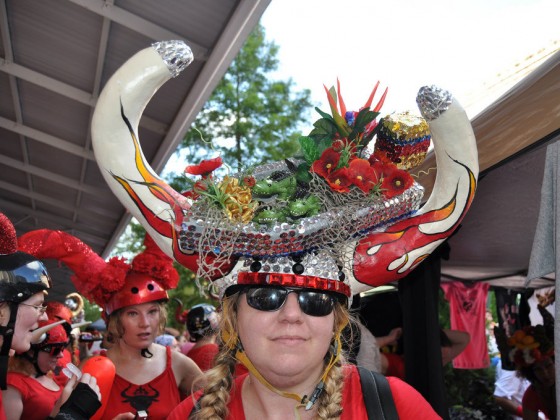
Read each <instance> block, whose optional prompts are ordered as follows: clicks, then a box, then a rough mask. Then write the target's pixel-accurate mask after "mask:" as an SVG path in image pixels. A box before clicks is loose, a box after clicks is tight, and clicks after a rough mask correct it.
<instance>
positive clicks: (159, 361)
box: [74, 235, 202, 420]
mask: <svg viewBox="0 0 560 420" xmlns="http://www.w3.org/2000/svg"><path fill="white" fill-rule="evenodd" d="M144 245H145V249H144V251H142V252H141V253H140V254H138V255H136V256H135V257H134V258H133V260H132V262H131V264H128V263H126V262H125V261H123V260H122V259H120V258H117V257H115V258H112V259H110V260H109V261H108V262H105V261H104V260H103V259H102V258H101V257H99V256H94V255H92V254H91V253H88V262H89V263H90V264H99V265H98V270H97V271H94V272H93V273H92V271H91V269H88V270H83V271H80V270H78V271H75V272H74V273H75V277H74V282H75V285H76V287H77V289H78V292H80V294H82V295H83V296H84V297H86V298H87V299H90V300H92V301H93V302H95V303H97V304H98V305H99V306H100V307H101V308H103V317H104V319H105V321H106V324H107V331H106V334H105V335H106V336H107V340H108V341H109V342H110V343H111V346H110V347H109V349H108V350H107V353H106V357H108V358H109V359H110V360H111V361H112V362H113V364H114V365H115V368H116V375H115V379H114V382H113V385H112V388H111V392H110V395H109V399H108V401H107V403H106V408H105V412H104V414H103V417H102V419H104V420H105V419H113V418H114V417H115V416H117V415H120V414H125V413H128V415H129V416H131V417H129V418H133V417H134V416H135V415H136V416H140V415H142V414H144V413H147V416H148V418H149V419H154V420H158V419H165V418H166V417H167V415H168V414H169V412H170V411H171V410H172V409H173V407H175V406H176V405H177V404H178V403H179V402H180V399H181V395H183V394H184V395H188V394H190V392H191V390H192V387H193V382H194V380H195V378H197V377H199V376H201V375H202V372H201V371H200V369H199V368H198V366H197V365H196V364H195V363H194V362H193V361H192V360H191V359H189V358H188V357H186V356H184V355H183V354H181V353H180V352H177V351H172V350H171V348H170V347H165V346H162V345H160V344H157V343H155V339H156V337H157V336H159V335H161V334H162V333H163V331H164V328H165V325H166V323H167V311H166V306H165V304H166V302H167V301H168V299H169V297H168V294H167V290H168V289H170V288H174V287H176V286H177V283H178V281H179V274H178V273H177V270H175V268H174V267H173V264H172V260H171V259H170V258H169V257H167V256H165V255H164V254H163V253H162V252H161V251H160V250H159V248H158V247H157V246H156V245H155V243H154V242H153V240H151V238H150V237H149V236H148V235H146V238H145V240H144Z"/></svg>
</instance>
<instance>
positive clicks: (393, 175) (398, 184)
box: [381, 169, 414, 198]
mask: <svg viewBox="0 0 560 420" xmlns="http://www.w3.org/2000/svg"><path fill="white" fill-rule="evenodd" d="M413 183H414V180H413V179H412V176H411V175H410V174H409V173H408V172H406V171H403V170H402V169H394V170H393V171H391V172H390V173H388V174H387V175H386V176H385V177H384V178H383V182H382V184H381V189H382V191H383V195H384V196H385V198H392V197H395V196H397V195H400V194H402V193H403V192H405V191H406V190H407V189H409V188H410V187H411V186H412V184H413Z"/></svg>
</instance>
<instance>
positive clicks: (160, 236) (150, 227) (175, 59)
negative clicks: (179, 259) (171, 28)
mask: <svg viewBox="0 0 560 420" xmlns="http://www.w3.org/2000/svg"><path fill="white" fill-rule="evenodd" d="M192 60H193V55H192V51H191V49H190V48H189V47H188V46H187V45H186V44H185V43H184V42H183V41H167V42H158V43H155V44H153V46H152V47H150V48H146V49H144V50H142V51H140V52H138V53H137V54H135V55H134V56H133V57H132V58H130V59H129V60H128V61H127V62H126V63H125V64H123V65H122V66H121V67H120V68H119V69H118V70H117V71H116V72H115V74H114V75H113V76H112V77H111V79H110V80H109V81H108V82H107V84H106V85H105V87H104V89H103V91H102V93H101V95H100V96H99V99H98V101H97V105H96V107H95V112H94V115H93V120H92V128H91V129H92V142H93V149H94V153H95V157H96V159H97V162H98V164H99V166H100V169H101V173H102V174H103V177H104V178H105V180H106V181H107V183H108V184H109V187H110V188H111V190H112V191H113V193H114V194H115V195H116V196H117V197H118V198H119V200H120V201H121V202H122V203H123V204H124V205H125V207H126V208H127V209H128V210H130V212H131V213H132V214H133V215H134V217H136V218H137V219H138V220H139V221H140V222H141V223H142V224H143V225H144V227H145V228H146V230H147V231H148V233H149V234H150V235H151V236H152V238H153V239H154V240H155V241H156V243H157V244H158V245H159V247H160V248H161V249H162V250H163V251H164V252H165V253H166V254H168V255H169V256H172V257H173V250H172V247H173V241H172V239H171V238H172V236H173V232H172V230H173V221H174V214H177V212H180V211H181V210H180V209H181V207H186V208H188V203H187V202H186V200H185V199H184V197H182V196H181V195H180V194H178V193H177V192H175V191H173V190H172V189H171V188H170V187H169V186H168V185H167V184H166V183H165V182H164V181H163V180H162V179H161V178H159V177H158V176H157V174H155V173H154V171H153V169H152V168H151V167H150V166H149V164H148V163H147V162H146V159H145V157H144V155H143V153H142V150H141V149H140V145H139V142H138V122H139V121H140V117H141V116H142V112H143V111H144V108H145V107H146V105H147V103H148V101H149V100H150V98H151V97H152V96H153V95H154V94H155V92H156V91H157V90H158V89H159V88H160V87H161V85H162V84H163V83H165V82H166V81H167V80H169V79H170V78H172V77H174V76H177V75H178V74H179V73H180V72H181V71H182V70H183V69H184V68H185V67H187V66H188V65H189V64H190V63H191V62H192ZM161 190H164V191H165V192H164V194H166V195H167V196H168V197H169V198H170V199H169V200H167V201H162V200H161V199H156V195H157V194H160V193H161ZM170 203H171V204H170ZM175 205H176V206H175ZM174 207H175V208H174Z"/></svg>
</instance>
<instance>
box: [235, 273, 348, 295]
mask: <svg viewBox="0 0 560 420" xmlns="http://www.w3.org/2000/svg"><path fill="white" fill-rule="evenodd" d="M237 284H269V285H276V286H284V287H299V288H309V289H318V290H325V291H328V292H336V293H341V294H343V295H345V296H346V297H350V296H351V294H350V286H348V285H347V284H346V283H343V282H342V281H338V280H329V279H324V278H321V277H315V276H301V275H297V274H285V273H253V272H248V271H242V272H240V273H238V274H237Z"/></svg>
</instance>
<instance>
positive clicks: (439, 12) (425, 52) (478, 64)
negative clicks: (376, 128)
mask: <svg viewBox="0 0 560 420" xmlns="http://www.w3.org/2000/svg"><path fill="white" fill-rule="evenodd" d="M558 16H560V1H559V0H426V1H415V0H386V1H384V2H383V1H375V0H272V1H271V2H270V5H269V6H268V8H267V9H266V11H265V12H264V14H263V16H262V19H261V23H262V24H263V26H264V27H265V30H266V38H267V40H268V41H274V42H275V43H276V44H277V45H278V47H279V51H278V56H277V57H278V60H279V69H278V71H277V72H276V73H275V74H273V75H272V77H273V78H276V79H278V80H286V79H288V78H292V80H293V81H294V82H295V88H296V89H298V90H299V89H309V90H310V91H311V95H312V96H311V99H312V102H313V104H314V105H315V106H318V107H319V108H320V109H322V110H323V111H326V112H329V113H330V111H329V106H328V103H327V100H326V94H325V91H324V88H323V84H325V85H326V86H327V87H331V86H333V85H335V84H336V80H337V78H338V80H339V81H340V84H341V89H342V94H343V98H344V101H345V103H346V106H347V109H348V110H358V109H359V108H360V107H362V106H363V105H364V104H365V102H366V100H367V99H368V97H369V95H370V93H371V91H372V89H373V87H374V86H375V84H376V83H377V82H378V81H379V82H380V85H379V86H380V87H379V89H378V96H377V98H379V97H380V95H381V92H382V91H383V90H384V89H385V88H388V89H389V90H388V94H387V99H386V101H385V104H384V106H383V108H382V110H381V115H382V116H384V115H386V114H389V113H391V112H395V111H396V112H402V111H409V110H410V111H412V112H415V113H419V112H418V108H417V106H416V94H417V92H418V90H419V89H420V88H421V87H422V86H426V85H437V86H439V87H441V88H444V89H446V90H448V91H449V92H451V93H452V94H453V95H454V96H455V98H456V99H457V100H458V101H459V103H461V105H463V107H464V108H465V109H466V111H467V115H469V117H471V118H472V117H474V116H476V114H477V113H478V112H480V111H482V110H483V109H484V107H485V106H487V105H489V104H490V103H491V102H492V101H493V100H494V99H496V98H497V97H498V96H499V95H500V94H501V93H505V91H506V90H507V89H508V88H509V87H511V86H512V83H510V84H509V85H508V84H501V85H500V87H499V88H495V87H494V88H491V87H492V86H494V85H495V81H496V80H502V79H503V78H504V76H505V75H507V74H508V73H512V72H514V71H519V70H520V68H523V67H524V65H520V63H527V61H529V62H530V61H531V60H530V59H529V60H528V57H530V56H534V55H536V54H537V53H538V52H539V50H543V49H545V50H546V51H549V52H550V51H553V50H554V49H558V48H560V26H559V25H558ZM508 80H510V81H511V82H515V80H516V79H515V78H508ZM376 103H377V101H376V100H375V99H374V104H376ZM318 118H319V114H317V113H315V111H313V112H312V113H311V120H310V121H309V124H308V126H305V125H304V126H303V127H302V128H301V130H302V132H303V133H307V132H308V131H310V130H311V128H312V124H313V122H314V121H315V120H316V119H318ZM184 161H185V158H184V157H182V156H178V155H177V154H174V155H172V157H171V159H170V161H169V163H168V165H167V167H166V170H165V171H164V173H167V172H176V171H177V167H181V169H180V170H181V171H182V169H184Z"/></svg>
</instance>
